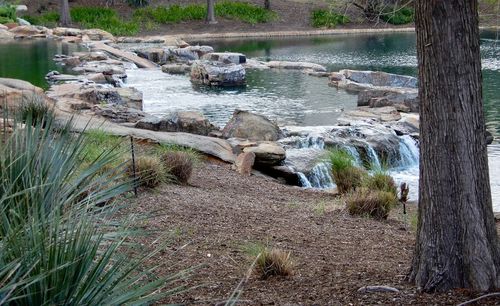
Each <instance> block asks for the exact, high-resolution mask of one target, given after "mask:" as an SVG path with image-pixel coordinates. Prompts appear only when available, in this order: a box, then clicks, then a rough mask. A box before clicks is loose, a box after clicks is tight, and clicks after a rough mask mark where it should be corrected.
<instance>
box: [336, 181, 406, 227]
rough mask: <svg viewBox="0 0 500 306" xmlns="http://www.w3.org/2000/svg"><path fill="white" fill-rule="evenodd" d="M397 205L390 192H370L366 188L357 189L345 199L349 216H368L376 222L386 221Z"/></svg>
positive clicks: (396, 200) (395, 198) (394, 197)
mask: <svg viewBox="0 0 500 306" xmlns="http://www.w3.org/2000/svg"><path fill="white" fill-rule="evenodd" d="M397 203H398V199H397V197H396V196H395V195H394V194H392V193H391V192H386V191H380V190H370V189H369V188H366V187H361V188H358V189H356V190H355V191H352V192H351V193H350V194H349V195H348V196H347V197H346V204H347V210H348V211H349V214H351V215H359V216H369V217H372V218H374V219H378V220H380V219H387V217H388V216H389V212H390V211H391V209H392V208H393V207H394V206H396V204H397Z"/></svg>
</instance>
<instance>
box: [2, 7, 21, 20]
mask: <svg viewBox="0 0 500 306" xmlns="http://www.w3.org/2000/svg"><path fill="white" fill-rule="evenodd" d="M16 20H17V17H16V8H15V7H14V6H13V5H4V6H0V23H10V22H16Z"/></svg>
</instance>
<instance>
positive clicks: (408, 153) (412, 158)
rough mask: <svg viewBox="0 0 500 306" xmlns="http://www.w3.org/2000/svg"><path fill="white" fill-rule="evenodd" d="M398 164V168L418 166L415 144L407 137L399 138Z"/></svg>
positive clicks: (417, 150)
mask: <svg viewBox="0 0 500 306" xmlns="http://www.w3.org/2000/svg"><path fill="white" fill-rule="evenodd" d="M399 139H400V142H399V163H398V165H396V166H397V167H400V168H408V167H412V166H417V165H418V159H419V149H418V145H417V142H416V141H415V140H414V139H413V138H412V137H411V136H409V135H403V136H401V137H399Z"/></svg>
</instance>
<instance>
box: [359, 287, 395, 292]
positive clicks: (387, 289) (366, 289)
mask: <svg viewBox="0 0 500 306" xmlns="http://www.w3.org/2000/svg"><path fill="white" fill-rule="evenodd" d="M358 292H360V293H373V292H394V293H396V292H399V290H398V289H396V288H394V287H389V286H365V287H361V288H359V289H358Z"/></svg>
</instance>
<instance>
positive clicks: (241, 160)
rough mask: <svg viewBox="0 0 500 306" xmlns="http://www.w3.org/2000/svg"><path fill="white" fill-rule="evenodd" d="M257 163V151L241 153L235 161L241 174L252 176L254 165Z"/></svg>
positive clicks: (236, 167)
mask: <svg viewBox="0 0 500 306" xmlns="http://www.w3.org/2000/svg"><path fill="white" fill-rule="evenodd" d="M254 163H255V153H253V152H247V153H241V154H239V155H238V157H236V161H235V163H234V166H235V170H236V172H238V173H239V174H242V175H246V176H250V175H251V174H252V167H253V165H254Z"/></svg>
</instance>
